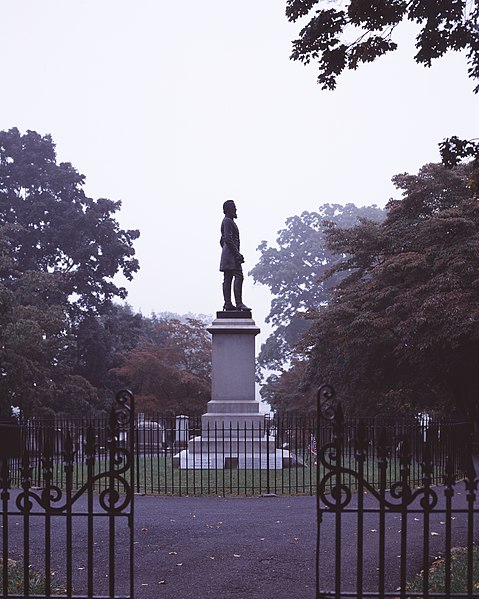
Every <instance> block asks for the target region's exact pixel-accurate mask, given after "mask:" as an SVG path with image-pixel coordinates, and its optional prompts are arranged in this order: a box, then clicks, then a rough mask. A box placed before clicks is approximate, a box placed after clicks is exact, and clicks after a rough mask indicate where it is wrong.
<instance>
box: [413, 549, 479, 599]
mask: <svg viewBox="0 0 479 599" xmlns="http://www.w3.org/2000/svg"><path fill="white" fill-rule="evenodd" d="M472 555H473V562H472V574H473V584H472V586H473V596H479V548H478V547H476V546H474V547H473V554H472ZM467 564H468V557H467V549H466V548H464V547H456V548H453V549H452V550H451V589H450V592H451V593H466V592H467ZM445 573H446V560H445V558H444V557H439V558H437V559H435V560H434V561H433V562H432V564H431V566H430V568H429V592H431V593H433V592H434V593H444V592H445ZM423 579H424V574H423V573H420V574H418V575H417V576H416V578H415V579H414V580H413V581H411V582H410V583H409V584H408V586H407V591H408V593H410V592H416V593H419V592H422V589H423ZM408 596H409V597H410V599H415V598H416V596H415V595H408ZM421 596H422V595H421Z"/></svg>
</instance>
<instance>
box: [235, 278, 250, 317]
mask: <svg viewBox="0 0 479 599" xmlns="http://www.w3.org/2000/svg"><path fill="white" fill-rule="evenodd" d="M233 287H234V294H235V302H236V309H237V310H251V308H248V306H245V304H243V279H240V278H238V277H237V278H236V279H235V280H234V285H233Z"/></svg>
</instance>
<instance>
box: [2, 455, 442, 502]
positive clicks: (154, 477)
mask: <svg viewBox="0 0 479 599" xmlns="http://www.w3.org/2000/svg"><path fill="white" fill-rule="evenodd" d="M311 457H312V456H311V454H307V453H306V454H305V455H303V459H304V467H301V466H300V467H297V466H295V467H292V468H284V469H277V470H276V469H274V468H271V469H270V470H269V472H268V471H266V470H251V469H248V470H246V469H238V470H216V469H213V468H212V469H208V468H202V469H191V468H190V469H181V470H180V469H178V468H175V467H174V465H173V458H172V456H171V454H170V455H150V456H140V457H138V458H135V470H136V471H135V477H134V490H135V491H136V492H139V493H145V494H155V495H259V494H267V493H274V494H277V495H314V494H315V492H316V481H317V475H318V467H317V466H316V465H315V464H314V462H313V461H312V459H311ZM351 460H352V461H351V468H352V469H353V470H354V469H355V467H356V466H357V464H356V463H355V461H354V458H351ZM106 468H107V461H105V460H98V461H97V462H96V463H95V467H94V473H95V474H97V473H99V472H104V471H105V469H106ZM324 474H325V472H324V468H323V467H322V466H320V467H319V475H320V476H324ZM364 476H365V478H366V479H367V480H368V481H369V482H370V484H371V485H372V486H373V487H375V488H378V487H379V477H380V472H379V469H378V465H377V461H376V460H370V461H369V462H367V463H366V464H365V471H364ZM12 478H13V477H12ZM86 478H87V467H86V465H85V464H84V463H77V464H75V465H74V469H73V473H72V480H73V486H74V488H80V487H81V486H82V484H83V481H85V480H86ZM398 480H400V465H399V463H398V461H397V460H395V459H393V460H391V461H390V462H389V464H388V470H387V473H386V487H387V488H388V487H389V486H390V485H391V483H393V482H396V481H398ZM65 482H66V477H65V472H64V470H63V465H62V463H61V462H59V463H57V464H55V466H54V471H53V484H56V485H58V486H60V487H63V488H64V487H65ZM342 482H343V483H344V484H346V485H347V486H350V487H351V489H352V490H356V489H357V479H356V478H355V477H354V476H350V475H343V477H342ZM420 483H421V474H420V465H419V464H418V463H416V462H413V463H412V465H411V485H412V486H415V485H419V484H420ZM436 483H437V484H441V483H442V480H441V476H440V474H439V468H438V469H437V472H436ZM107 484H108V479H107V478H106V477H105V478H103V479H101V480H100V481H99V482H98V483H97V485H96V489H95V490H96V491H99V490H102V489H104V488H105V486H106V485H107ZM32 485H33V486H42V485H43V481H42V472H41V470H40V468H39V467H38V466H36V467H34V468H33V472H32ZM13 486H20V485H19V480H15V479H14V480H13Z"/></svg>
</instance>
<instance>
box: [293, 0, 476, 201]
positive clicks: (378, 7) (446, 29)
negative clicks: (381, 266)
mask: <svg viewBox="0 0 479 599" xmlns="http://www.w3.org/2000/svg"><path fill="white" fill-rule="evenodd" d="M322 4H324V0H287V1H286V16H287V18H288V19H289V20H290V21H292V22H295V21H297V20H298V19H300V18H302V17H308V18H310V20H309V22H308V23H307V24H306V25H305V26H304V27H303V28H302V29H301V31H300V34H299V38H298V39H297V40H295V41H294V42H293V51H292V54H291V59H292V60H299V61H300V62H302V63H304V64H309V63H310V62H312V61H314V62H317V63H318V66H319V75H318V83H319V84H320V85H321V86H322V88H323V89H334V88H335V87H336V83H337V78H338V77H339V75H341V73H342V72H343V71H344V70H345V69H357V68H358V66H359V65H360V64H361V63H365V62H372V61H374V60H375V59H376V58H378V57H380V56H383V55H384V54H387V53H388V52H392V51H394V50H396V48H397V44H396V42H394V41H393V34H394V30H395V28H396V27H397V25H399V23H401V22H402V21H405V20H409V21H412V22H414V23H417V24H418V25H419V27H420V29H419V33H418V34H417V37H416V48H417V53H416V55H415V57H414V58H415V60H416V62H418V63H419V64H423V65H425V66H427V67H430V66H431V64H432V61H433V60H435V59H437V58H440V57H442V56H444V54H446V52H448V51H450V50H454V51H464V52H465V53H466V57H467V63H468V65H469V67H468V74H469V77H470V78H471V79H473V80H476V82H477V80H479V28H478V26H477V23H478V21H479V2H478V1H477V0H441V1H439V2H431V0H346V2H343V1H341V2H340V1H339V0H330V1H328V8H319V7H320V6H321V5H322ZM331 5H339V8H334V7H331ZM478 91H479V83H478V85H476V87H475V88H474V92H475V93H477V92H478ZM440 151H441V157H442V159H443V162H444V164H445V165H446V166H448V167H452V166H455V165H457V164H459V162H460V161H461V160H462V159H464V158H473V159H474V161H475V174H474V177H473V180H474V182H475V185H476V187H475V189H476V190H478V189H479V174H478V172H479V142H477V141H476V140H461V139H459V138H458V137H457V136H453V137H451V138H448V139H445V140H444V141H443V142H441V144H440Z"/></svg>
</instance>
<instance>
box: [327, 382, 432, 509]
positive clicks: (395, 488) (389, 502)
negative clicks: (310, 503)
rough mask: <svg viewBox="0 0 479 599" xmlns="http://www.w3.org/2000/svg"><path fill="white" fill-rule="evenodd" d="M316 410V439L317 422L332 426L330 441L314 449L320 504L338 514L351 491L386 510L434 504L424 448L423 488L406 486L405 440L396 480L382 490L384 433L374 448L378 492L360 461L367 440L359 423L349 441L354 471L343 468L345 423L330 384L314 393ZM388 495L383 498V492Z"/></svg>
mask: <svg viewBox="0 0 479 599" xmlns="http://www.w3.org/2000/svg"><path fill="white" fill-rule="evenodd" d="M317 409H318V431H317V438H318V439H319V437H320V434H319V433H320V427H319V423H320V421H321V420H323V421H326V422H327V423H329V424H330V425H331V427H332V436H331V441H330V442H328V443H325V444H324V445H322V446H321V447H318V449H317V463H318V468H319V467H320V466H322V467H323V468H324V473H323V475H322V476H321V477H320V474H319V472H318V477H320V480H319V481H318V485H317V493H318V496H319V499H320V500H321V502H322V504H323V505H324V506H326V508H327V509H329V510H331V511H341V510H343V509H345V508H346V507H347V506H348V505H349V504H350V502H351V499H352V497H353V491H354V489H362V490H363V491H367V492H368V493H370V494H371V495H372V496H373V497H375V498H376V499H377V501H378V502H379V503H380V504H381V505H382V506H383V507H384V509H387V510H390V511H395V512H398V511H401V510H404V509H406V508H407V507H408V506H409V505H411V504H413V503H414V502H415V501H419V502H420V505H421V507H422V509H423V510H432V509H434V508H435V507H436V505H437V502H438V495H437V493H436V491H435V490H434V489H433V488H431V468H432V465H431V458H430V455H429V454H428V449H427V448H426V449H425V452H424V456H423V464H422V465H423V476H424V478H423V486H422V487H419V488H416V489H414V488H412V487H411V485H410V483H409V468H410V462H411V458H412V456H411V450H410V447H409V444H408V441H407V439H405V440H404V441H402V442H401V445H400V448H399V460H400V466H401V476H400V480H398V481H395V482H393V483H391V484H390V486H389V489H386V469H387V464H388V449H387V447H386V438H385V434H384V432H381V433H380V435H379V444H378V447H377V457H378V468H379V479H380V484H379V490H378V488H377V487H376V486H373V485H372V484H370V482H369V480H368V478H367V469H366V474H365V472H364V468H363V466H364V462H365V459H366V455H367V448H368V438H367V433H366V429H365V427H364V425H363V424H362V423H361V421H360V422H359V424H358V426H357V427H356V428H355V438H354V441H353V446H354V458H355V462H356V468H351V467H346V466H345V465H344V463H343V462H344V459H343V456H344V450H345V436H346V429H345V421H344V415H343V411H342V407H341V402H339V401H338V400H337V398H336V393H335V391H334V388H333V387H332V386H331V385H323V386H322V387H320V389H319V390H318V394H317ZM387 490H388V491H389V492H388V495H387V496H386V491H387Z"/></svg>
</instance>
